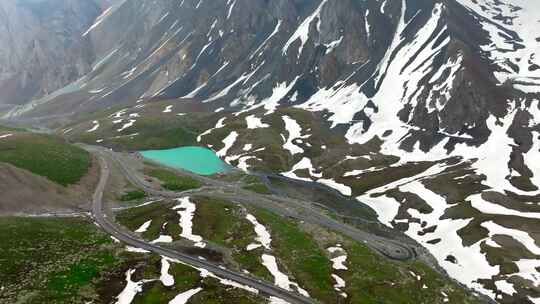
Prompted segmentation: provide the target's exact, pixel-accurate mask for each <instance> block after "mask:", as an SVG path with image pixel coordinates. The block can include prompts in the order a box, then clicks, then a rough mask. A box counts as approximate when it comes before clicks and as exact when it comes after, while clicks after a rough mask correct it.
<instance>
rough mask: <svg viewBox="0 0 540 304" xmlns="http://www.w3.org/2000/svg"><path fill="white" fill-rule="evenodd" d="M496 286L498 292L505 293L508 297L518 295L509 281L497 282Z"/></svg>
mask: <svg viewBox="0 0 540 304" xmlns="http://www.w3.org/2000/svg"><path fill="white" fill-rule="evenodd" d="M495 286H497V289H498V290H500V291H502V292H504V293H505V294H507V295H513V294H516V293H517V291H516V290H515V289H514V284H512V283H509V282H507V281H496V282H495Z"/></svg>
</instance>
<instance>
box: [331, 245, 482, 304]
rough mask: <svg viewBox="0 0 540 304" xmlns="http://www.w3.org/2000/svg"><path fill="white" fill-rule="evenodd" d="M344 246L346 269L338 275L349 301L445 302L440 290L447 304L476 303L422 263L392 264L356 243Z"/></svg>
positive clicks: (457, 287) (463, 291) (461, 290)
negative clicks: (342, 279)
mask: <svg viewBox="0 0 540 304" xmlns="http://www.w3.org/2000/svg"><path fill="white" fill-rule="evenodd" d="M345 243H346V244H345V246H344V248H345V250H346V251H347V254H348V256H347V259H348V263H347V265H348V267H349V270H348V271H346V272H344V273H342V274H340V275H341V276H342V277H343V278H344V279H345V280H346V281H347V288H346V291H347V293H348V294H349V296H350V300H351V301H352V302H359V301H362V303H444V298H445V297H444V295H442V294H441V291H443V292H444V293H446V294H447V295H448V298H449V303H460V304H461V303H479V301H478V300H477V299H475V298H473V297H472V296H470V295H468V294H467V293H466V292H465V290H463V289H462V288H461V287H459V286H458V285H456V284H455V283H453V282H451V281H449V280H448V279H446V278H444V277H442V276H441V275H439V274H438V273H436V272H435V271H434V270H432V269H431V268H429V267H428V266H426V265H424V264H423V263H421V262H418V261H414V262H408V263H398V262H392V261H389V260H385V259H382V258H381V257H380V256H379V255H376V254H375V253H373V252H372V251H371V250H369V249H368V248H367V247H365V246H364V245H361V244H359V243H357V242H354V241H345ZM424 286H425V288H424Z"/></svg>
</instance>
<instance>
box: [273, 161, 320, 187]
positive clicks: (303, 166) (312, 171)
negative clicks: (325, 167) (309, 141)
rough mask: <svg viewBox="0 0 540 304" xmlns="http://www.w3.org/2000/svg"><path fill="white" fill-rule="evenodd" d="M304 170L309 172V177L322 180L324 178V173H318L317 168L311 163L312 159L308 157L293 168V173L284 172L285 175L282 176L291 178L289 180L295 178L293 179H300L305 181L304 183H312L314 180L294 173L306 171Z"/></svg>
mask: <svg viewBox="0 0 540 304" xmlns="http://www.w3.org/2000/svg"><path fill="white" fill-rule="evenodd" d="M304 169H307V170H308V172H309V175H310V176H312V177H315V178H321V177H322V173H317V172H316V170H315V168H314V167H313V164H312V163H311V159H309V158H307V157H304V158H302V160H300V161H299V162H298V163H296V164H295V165H294V166H293V167H292V169H291V171H289V172H283V173H281V175H283V176H286V177H289V178H293V179H298V180H304V181H309V182H310V181H312V179H310V178H304V177H299V176H297V175H296V174H295V173H294V172H295V171H297V170H304Z"/></svg>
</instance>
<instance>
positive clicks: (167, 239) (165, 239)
mask: <svg viewBox="0 0 540 304" xmlns="http://www.w3.org/2000/svg"><path fill="white" fill-rule="evenodd" d="M172 241H173V238H172V237H171V236H170V235H160V236H159V237H158V238H157V239H155V240H153V241H152V242H151V243H152V244H157V243H172Z"/></svg>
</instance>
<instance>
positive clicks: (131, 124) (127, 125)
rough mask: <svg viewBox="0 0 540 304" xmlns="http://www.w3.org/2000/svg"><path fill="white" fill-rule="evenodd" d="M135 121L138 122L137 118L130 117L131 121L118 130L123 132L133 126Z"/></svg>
mask: <svg viewBox="0 0 540 304" xmlns="http://www.w3.org/2000/svg"><path fill="white" fill-rule="evenodd" d="M135 122H137V121H136V120H135V119H130V120H129V122H127V123H125V124H124V125H123V126H122V127H121V128H120V129H118V132H122V131H124V130H126V129H127V128H130V127H132V126H133V124H134V123H135Z"/></svg>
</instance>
